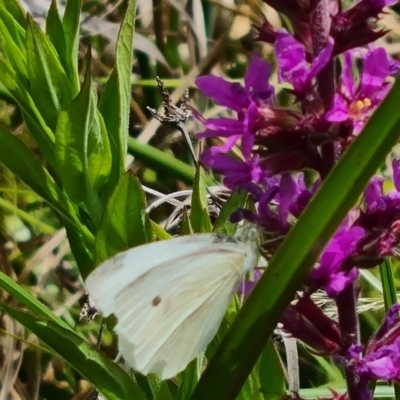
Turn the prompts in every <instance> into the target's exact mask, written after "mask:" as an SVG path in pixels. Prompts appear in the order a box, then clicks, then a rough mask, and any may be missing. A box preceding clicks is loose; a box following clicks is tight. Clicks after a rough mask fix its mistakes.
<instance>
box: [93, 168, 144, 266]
mask: <svg viewBox="0 0 400 400" xmlns="http://www.w3.org/2000/svg"><path fill="white" fill-rule="evenodd" d="M151 239H152V229H151V223H150V220H149V217H148V215H147V214H146V198H145V195H144V192H143V189H142V186H141V185H140V182H139V180H138V179H137V178H136V176H135V175H134V174H133V172H131V171H128V172H126V173H125V174H124V175H123V176H122V178H121V180H120V181H119V182H118V185H117V186H116V187H115V190H114V192H113V193H112V195H111V197H110V200H109V203H108V205H107V208H106V210H105V212H104V215H103V217H102V219H101V222H100V226H99V229H98V232H97V235H96V263H97V264H98V263H100V262H101V261H104V260H106V259H107V258H109V257H111V256H113V255H114V254H116V253H118V252H120V251H123V250H126V249H129V248H131V247H134V246H138V245H141V244H144V243H147V242H149V241H150V240H151Z"/></svg>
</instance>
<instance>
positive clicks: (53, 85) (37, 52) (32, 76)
mask: <svg viewBox="0 0 400 400" xmlns="http://www.w3.org/2000/svg"><path fill="white" fill-rule="evenodd" d="M26 53H27V69H28V76H29V84H30V93H31V96H32V98H33V100H34V102H35V104H36V105H37V108H38V110H39V111H40V113H41V115H42V116H43V118H44V120H45V121H46V124H47V125H48V126H49V127H50V128H51V129H52V130H54V129H55V127H56V123H57V118H58V114H59V113H60V111H61V109H62V108H63V107H64V106H66V105H67V104H69V103H70V101H71V100H72V93H71V90H70V83H69V79H68V78H67V76H66V74H65V71H64V69H63V67H62V65H61V63H60V60H59V57H58V54H57V52H56V50H55V49H54V47H53V45H52V43H51V42H50V40H49V38H48V37H47V36H46V35H45V34H44V33H43V32H42V31H41V30H40V28H39V27H38V26H37V24H36V22H35V21H33V19H32V17H30V16H29V15H28V27H27V30H26Z"/></svg>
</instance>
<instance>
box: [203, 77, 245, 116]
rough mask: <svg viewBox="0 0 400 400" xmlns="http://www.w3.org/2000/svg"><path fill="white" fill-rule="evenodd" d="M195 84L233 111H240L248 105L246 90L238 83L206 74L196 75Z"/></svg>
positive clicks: (205, 93)
mask: <svg viewBox="0 0 400 400" xmlns="http://www.w3.org/2000/svg"><path fill="white" fill-rule="evenodd" d="M196 85H197V87H198V88H199V89H200V90H201V91H202V92H203V94H204V95H206V96H207V97H210V98H211V99H213V100H214V101H215V102H216V103H218V104H220V105H221V106H225V107H228V108H230V109H232V110H234V111H237V112H242V111H243V109H246V108H247V107H248V105H249V99H248V97H247V94H246V91H245V90H244V88H243V87H242V86H241V85H240V84H239V83H236V82H233V83H232V82H228V81H226V80H225V79H223V78H220V77H218V76H213V75H206V76H200V77H198V78H197V79H196Z"/></svg>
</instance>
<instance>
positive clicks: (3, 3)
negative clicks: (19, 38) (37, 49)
mask: <svg viewBox="0 0 400 400" xmlns="http://www.w3.org/2000/svg"><path fill="white" fill-rule="evenodd" d="M0 9H1V10H7V12H9V13H10V14H11V15H12V17H13V18H14V20H15V21H16V22H17V23H18V24H19V25H21V27H23V28H24V27H25V25H26V13H25V11H24V9H23V8H22V7H21V4H20V2H19V1H16V0H0Z"/></svg>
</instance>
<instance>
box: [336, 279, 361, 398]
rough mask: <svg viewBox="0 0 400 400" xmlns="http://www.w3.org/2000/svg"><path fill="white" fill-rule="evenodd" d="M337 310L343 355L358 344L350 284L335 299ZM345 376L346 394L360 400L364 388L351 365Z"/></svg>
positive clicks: (354, 302) (355, 312)
mask: <svg viewBox="0 0 400 400" xmlns="http://www.w3.org/2000/svg"><path fill="white" fill-rule="evenodd" d="M336 305H337V309H338V317H339V326H340V333H341V336H342V344H343V353H344V355H347V354H348V350H349V349H350V347H351V346H352V345H357V344H359V336H360V334H359V329H358V316H357V311H356V296H355V289H354V284H353V283H352V284H350V285H348V286H347V288H346V289H344V290H343V291H342V292H341V293H340V294H339V295H338V298H337V299H336ZM345 376H346V382H347V393H348V396H349V399H351V400H361V398H362V393H365V388H362V387H361V386H362V385H363V384H364V382H361V380H360V376H359V375H358V373H357V372H356V371H355V370H354V368H353V366H352V365H346V366H345Z"/></svg>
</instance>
